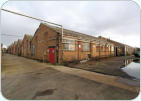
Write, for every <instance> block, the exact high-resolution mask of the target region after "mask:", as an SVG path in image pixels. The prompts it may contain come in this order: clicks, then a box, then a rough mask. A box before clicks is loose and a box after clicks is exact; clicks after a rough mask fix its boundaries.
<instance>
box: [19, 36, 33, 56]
mask: <svg viewBox="0 0 141 101" xmlns="http://www.w3.org/2000/svg"><path fill="white" fill-rule="evenodd" d="M31 39H32V35H28V34H25V35H24V38H23V41H22V45H21V55H22V56H24V57H30V55H31Z"/></svg>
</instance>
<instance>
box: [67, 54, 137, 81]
mask: <svg viewBox="0 0 141 101" xmlns="http://www.w3.org/2000/svg"><path fill="white" fill-rule="evenodd" d="M126 59H135V57H133V56H120V57H109V58H103V59H100V60H89V61H87V62H85V63H84V62H83V63H80V62H70V63H66V64H65V66H68V67H72V68H79V69H84V70H88V71H93V72H97V73H102V74H107V75H113V76H120V77H124V78H129V79H131V78H133V77H131V76H129V75H128V74H127V73H125V72H123V71H122V70H121V68H122V67H124V66H125V60H126Z"/></svg>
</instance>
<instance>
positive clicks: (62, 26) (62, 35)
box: [61, 25, 64, 62]
mask: <svg viewBox="0 0 141 101" xmlns="http://www.w3.org/2000/svg"><path fill="white" fill-rule="evenodd" d="M61 33H62V43H61V45H62V49H61V50H62V56H61V62H63V34H64V33H63V26H62V25H61Z"/></svg>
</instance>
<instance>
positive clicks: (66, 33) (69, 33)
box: [42, 23, 111, 44]
mask: <svg viewBox="0 0 141 101" xmlns="http://www.w3.org/2000/svg"><path fill="white" fill-rule="evenodd" d="M42 24H44V25H46V26H47V27H50V28H52V29H53V30H54V31H56V32H58V33H62V29H61V28H60V27H56V26H51V25H48V24H46V23H42ZM63 36H72V37H76V38H77V39H79V40H89V41H96V42H99V40H100V41H101V43H109V42H108V41H105V40H101V39H99V38H97V37H94V36H91V35H87V34H84V33H80V32H76V31H72V30H68V29H65V28H63ZM109 44H111V43H109Z"/></svg>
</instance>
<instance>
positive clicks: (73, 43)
mask: <svg viewBox="0 0 141 101" xmlns="http://www.w3.org/2000/svg"><path fill="white" fill-rule="evenodd" d="M64 40H67V41H66V42H64ZM69 41H70V42H69ZM71 41H73V42H72V43H71ZM64 44H66V45H68V49H64ZM70 45H74V46H73V47H74V48H73V49H72V48H70ZM75 46H76V45H75V40H74V39H68V38H64V39H63V41H62V47H63V51H75V50H76V48H75Z"/></svg>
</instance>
